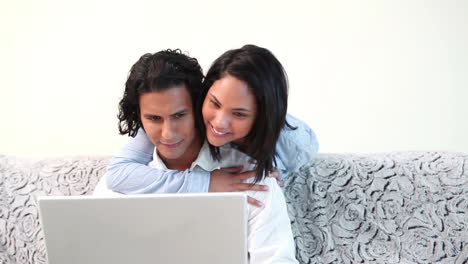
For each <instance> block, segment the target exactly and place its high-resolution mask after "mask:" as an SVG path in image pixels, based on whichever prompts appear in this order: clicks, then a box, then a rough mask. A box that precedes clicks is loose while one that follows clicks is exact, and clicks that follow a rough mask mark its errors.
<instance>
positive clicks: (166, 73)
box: [118, 49, 204, 137]
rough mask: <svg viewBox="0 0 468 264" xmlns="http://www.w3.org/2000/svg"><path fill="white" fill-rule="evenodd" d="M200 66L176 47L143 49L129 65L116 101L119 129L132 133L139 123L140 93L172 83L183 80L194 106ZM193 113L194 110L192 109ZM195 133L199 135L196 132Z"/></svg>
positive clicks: (138, 126)
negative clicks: (146, 51)
mask: <svg viewBox="0 0 468 264" xmlns="http://www.w3.org/2000/svg"><path fill="white" fill-rule="evenodd" d="M203 78H204V76H203V70H202V68H201V67H200V65H199V64H198V61H197V59H195V58H192V57H189V56H187V55H185V54H183V53H182V52H181V50H180V49H175V50H170V49H167V50H163V51H160V52H157V53H154V54H151V53H147V54H144V55H143V56H141V58H140V59H139V60H138V61H137V62H136V63H135V64H134V65H133V66H132V68H131V69H130V72H129V74H128V78H127V82H126V83H125V92H124V95H123V98H122V99H121V100H120V102H119V114H118V119H119V132H120V134H121V135H125V134H128V135H129V136H131V137H134V136H136V134H137V132H138V129H139V128H140V127H142V123H141V120H140V103H139V99H140V95H141V94H143V93H149V92H161V91H164V90H166V89H169V88H173V87H174V86H179V85H181V84H185V85H186V86H187V88H188V89H189V92H190V95H191V97H192V105H193V107H195V106H196V105H197V104H198V100H199V99H200V92H201V86H202V82H203ZM195 115H198V113H196V112H195ZM198 120H200V118H195V126H196V129H197V130H198V132H200V127H201V126H200V124H199V122H198ZM199 135H203V133H200V134H199Z"/></svg>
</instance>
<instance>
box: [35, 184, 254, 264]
mask: <svg viewBox="0 0 468 264" xmlns="http://www.w3.org/2000/svg"><path fill="white" fill-rule="evenodd" d="M38 201H39V209H40V215H41V223H42V227H43V230H44V235H45V242H46V249H47V255H48V259H49V264H63V263H69V264H74V263H77V264H78V263H79V264H83V263H87V264H94V263H96V264H98V263H99V264H120V263H122V264H123V263H125V264H127V263H138V264H144V263H152V264H153V263H173V264H179V263H180V264H186V263H193V264H198V263H200V264H211V263H213V264H219V263H233V264H234V263H235V264H239V263H247V203H246V195H245V194H243V193H202V194H160V195H126V196H118V197H95V196H45V197H39V199H38Z"/></svg>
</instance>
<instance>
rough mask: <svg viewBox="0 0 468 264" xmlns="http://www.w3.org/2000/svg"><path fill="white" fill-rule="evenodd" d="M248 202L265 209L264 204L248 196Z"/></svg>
mask: <svg viewBox="0 0 468 264" xmlns="http://www.w3.org/2000/svg"><path fill="white" fill-rule="evenodd" d="M247 202H248V203H249V204H251V205H253V206H257V207H263V203H262V202H260V201H259V200H255V199H254V198H252V197H250V196H247Z"/></svg>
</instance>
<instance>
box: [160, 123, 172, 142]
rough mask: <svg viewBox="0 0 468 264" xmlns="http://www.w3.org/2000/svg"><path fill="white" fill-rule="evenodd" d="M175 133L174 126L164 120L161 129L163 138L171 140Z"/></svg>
mask: <svg viewBox="0 0 468 264" xmlns="http://www.w3.org/2000/svg"><path fill="white" fill-rule="evenodd" d="M174 135H175V127H174V125H173V124H172V123H171V122H164V125H163V127H162V131H161V137H162V138H163V139H165V140H171V139H172V138H173V137H174Z"/></svg>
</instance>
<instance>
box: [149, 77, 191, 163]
mask: <svg viewBox="0 0 468 264" xmlns="http://www.w3.org/2000/svg"><path fill="white" fill-rule="evenodd" d="M140 119H141V122H142V124H143V128H144V129H145V132H146V134H147V135H148V138H149V140H150V141H151V142H152V143H153V144H154V145H155V146H156V148H157V151H158V155H159V157H160V158H161V159H162V160H163V161H165V162H166V161H167V160H176V159H177V160H178V159H184V157H185V156H186V155H184V154H186V153H188V152H192V151H193V148H194V146H196V144H195V141H196V140H195V139H196V136H197V135H196V131H195V116H194V113H193V106H192V100H191V97H190V93H189V91H188V89H187V87H186V86H185V85H184V84H182V85H179V86H175V87H172V88H169V89H166V90H164V91H162V92H149V93H144V94H141V95H140ZM191 150H192V151H191ZM195 151H197V150H195Z"/></svg>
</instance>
